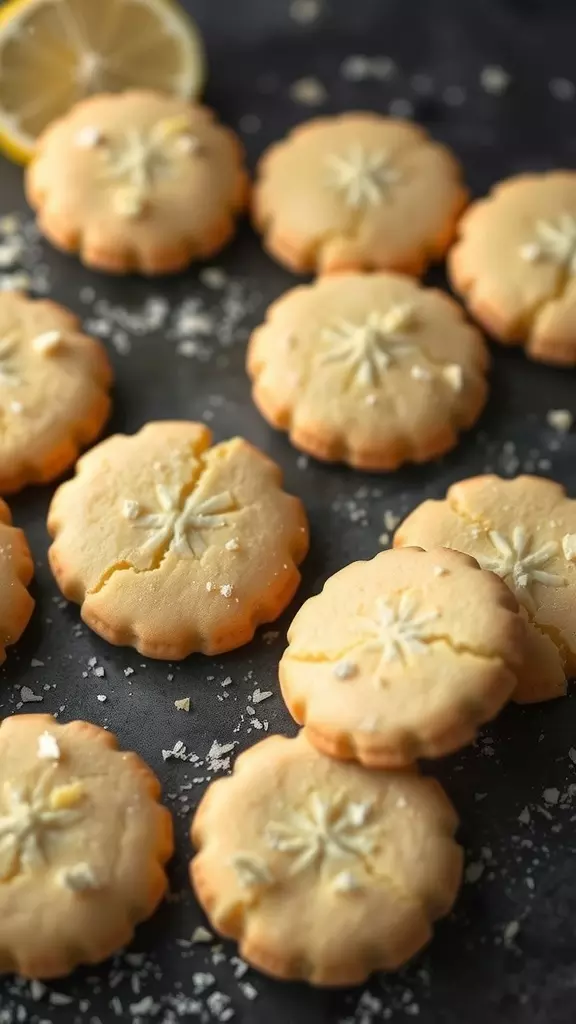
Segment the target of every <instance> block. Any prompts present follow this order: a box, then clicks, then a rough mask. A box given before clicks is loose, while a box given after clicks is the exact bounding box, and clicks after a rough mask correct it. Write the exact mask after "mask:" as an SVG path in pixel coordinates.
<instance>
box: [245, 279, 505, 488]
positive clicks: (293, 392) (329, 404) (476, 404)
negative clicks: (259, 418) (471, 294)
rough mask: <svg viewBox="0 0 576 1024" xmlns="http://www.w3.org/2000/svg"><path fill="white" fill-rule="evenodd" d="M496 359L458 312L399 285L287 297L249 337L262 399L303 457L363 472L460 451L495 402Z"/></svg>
mask: <svg viewBox="0 0 576 1024" xmlns="http://www.w3.org/2000/svg"><path fill="white" fill-rule="evenodd" d="M488 363H489V357H488V353H487V350H486V346H485V345H484V342H483V340H482V337H481V335H480V334H479V333H478V331H477V330H476V329H475V328H473V327H472V326H471V325H470V324H468V323H466V322H465V320H464V319H463V316H462V311H461V310H460V307H459V306H457V304H456V303H455V302H453V301H452V299H450V298H449V297H448V295H445V294H443V293H442V292H440V291H438V290H437V289H433V288H422V287H421V286H420V285H419V284H418V283H417V282H415V281H413V280H412V279H411V278H408V277H403V276H400V275H398V274H339V275H331V276H328V277H323V278H320V279H318V280H317V281H315V282H314V283H313V284H312V285H309V286H303V287H300V288H294V289H292V290H291V291H289V292H286V294H285V295H283V296H282V297H281V298H280V299H279V300H278V301H277V302H275V303H274V304H273V305H272V306H271V307H270V309H269V311H268V317H267V320H266V322H265V323H264V325H263V326H261V327H259V328H257V330H256V331H255V332H254V334H253V335H252V338H251V341H250V346H249V350H248V364H247V365H248V373H249V374H250V376H251V378H252V381H253V392H252V395H253V398H254V401H255V403H256V405H257V406H258V408H259V409H260V411H261V413H262V415H263V416H264V417H265V418H266V419H267V420H268V422H269V423H271V424H272V426H274V427H278V428H280V429H281V430H286V431H288V433H289V436H290V440H291V441H292V443H293V444H294V445H295V446H296V447H297V448H300V449H302V451H305V452H308V453H310V454H311V455H314V456H316V458H319V459H328V460H336V461H340V462H347V463H348V464H349V465H351V466H355V467H356V468H358V469H365V470H392V469H396V468H397V467H398V466H399V465H400V464H401V463H403V462H405V461H414V462H424V461H426V460H428V459H431V458H434V457H435V456H437V455H440V454H442V453H443V452H445V451H447V450H448V449H450V448H452V447H453V446H454V445H455V444H456V443H457V440H458V433H459V431H460V430H464V429H466V428H467V427H470V426H471V425H472V424H473V423H474V422H475V420H476V419H477V417H478V416H479V414H480V412H481V410H482V407H483V406H484V403H485V401H486V395H487V384H486V377H485V375H486V371H487V369H488Z"/></svg>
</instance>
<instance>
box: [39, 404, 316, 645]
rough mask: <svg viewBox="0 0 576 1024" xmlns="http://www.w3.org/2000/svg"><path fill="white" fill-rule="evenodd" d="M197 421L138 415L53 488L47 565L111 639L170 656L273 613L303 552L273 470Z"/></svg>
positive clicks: (235, 635) (228, 637)
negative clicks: (144, 419)
mask: <svg viewBox="0 0 576 1024" xmlns="http://www.w3.org/2000/svg"><path fill="white" fill-rule="evenodd" d="M211 440H212V435H211V433H210V431H209V430H208V429H207V428H206V427H205V426H204V425H203V424H202V423H188V422H169V421H165V422H160V423H148V424H147V425H146V426H145V427H143V428H142V430H140V431H139V433H137V434H134V435H133V436H130V437H127V436H125V435H117V436H115V437H111V438H109V439H108V440H107V441H104V442H102V443H101V444H99V445H98V446H97V447H96V448H93V449H92V451H90V452H89V453H88V454H87V455H85V456H84V457H83V458H82V459H80V461H79V462H78V465H77V475H76V477H75V478H74V479H73V480H71V481H69V482H68V483H65V484H63V485H62V486H61V487H60V488H59V490H58V491H57V492H56V494H55V496H54V499H53V501H52V505H51V507H50V512H49V516H48V530H49V532H50V534H51V536H52V537H54V543H53V544H52V546H51V548H50V550H49V558H50V565H51V567H52V571H53V573H54V575H55V577H56V580H57V582H58V585H59V587H60V589H61V590H62V592H63V594H64V596H65V597H67V598H68V599H69V600H71V601H76V602H78V604H80V605H81V606H82V608H81V614H82V618H83V619H84V621H85V622H86V623H87V624H88V625H89V626H90V627H91V628H92V629H93V630H95V632H96V633H99V634H100V636H103V637H104V638H105V639H106V640H108V641H109V642H110V643H114V644H129V645H130V646H132V647H136V649H137V650H138V651H140V653H141V654H145V655H148V656H149V657H152V658H166V659H168V660H173V659H178V658H184V657H186V656H187V655H188V654H191V653H192V652H193V651H202V652H203V653H205V654H220V653H222V652H223V651H229V650H232V649H233V648H235V647H240V646H241V645H242V644H245V643H247V642H248V641H249V640H251V639H252V636H253V635H254V631H255V629H256V627H257V626H258V625H260V623H262V622H270V621H272V620H273V619H275V618H276V617H277V616H278V615H279V614H280V612H282V611H283V609H284V608H285V607H286V605H287V604H288V603H289V601H290V600H291V598H292V597H293V595H294V593H295V591H296V588H297V587H298V584H299V582H300V573H299V572H298V569H297V568H296V566H297V565H298V564H299V563H300V562H301V561H302V559H303V558H304V556H305V555H306V552H307V550H308V527H307V522H306V516H305V513H304V509H303V507H302V505H301V503H300V501H299V500H298V499H297V498H293V497H291V496H290V495H288V494H285V493H284V491H282V490H281V474H280V470H279V469H278V466H276V464H275V463H274V462H272V461H271V460H270V459H268V458H267V457H266V456H265V455H263V454H262V453H261V452H260V451H258V449H256V448H253V447H252V445H250V444H248V442H247V441H244V440H242V439H241V438H233V439H232V440H231V441H226V442H223V443H221V444H217V445H215V446H214V447H213V448H211V447H210V444H211Z"/></svg>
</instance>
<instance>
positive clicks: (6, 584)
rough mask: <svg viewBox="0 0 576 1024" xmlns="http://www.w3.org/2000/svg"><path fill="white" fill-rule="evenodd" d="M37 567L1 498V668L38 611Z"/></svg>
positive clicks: (21, 533)
mask: <svg viewBox="0 0 576 1024" xmlns="http://www.w3.org/2000/svg"><path fill="white" fill-rule="evenodd" d="M33 575H34V563H33V561H32V555H31V554H30V548H29V547H28V544H27V543H26V537H25V536H24V534H23V532H22V530H18V529H16V527H15V526H12V517H11V515H10V509H9V508H8V506H7V505H6V503H5V502H4V501H2V499H1V498H0V665H1V664H2V663H3V662H4V661H5V660H6V647H7V646H8V645H9V644H15V643H16V641H17V640H19V639H20V637H21V636H22V633H23V632H24V630H25V629H26V626H27V625H28V623H29V621H30V616H31V615H32V612H33V611H34V601H33V600H32V598H31V597H30V594H29V593H28V591H27V589H26V588H27V586H28V584H29V583H30V581H31V579H32V576H33Z"/></svg>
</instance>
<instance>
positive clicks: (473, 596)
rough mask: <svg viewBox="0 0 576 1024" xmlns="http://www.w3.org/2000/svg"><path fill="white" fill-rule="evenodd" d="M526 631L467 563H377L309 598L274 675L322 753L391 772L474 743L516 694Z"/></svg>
mask: <svg viewBox="0 0 576 1024" xmlns="http://www.w3.org/2000/svg"><path fill="white" fill-rule="evenodd" d="M525 633H526V630H525V627H524V623H523V621H522V619H521V618H520V616H519V614H518V604H517V601H516V599H515V598H514V596H513V595H512V594H511V592H510V590H509V589H508V588H507V587H505V586H504V584H503V583H502V581H501V580H499V579H498V578H497V577H496V576H494V575H493V573H487V572H483V571H482V570H481V569H479V568H478V565H477V564H476V562H475V561H474V560H473V559H472V558H469V557H468V556H466V555H463V554H460V553H459V552H455V551H447V550H446V549H443V548H438V549H437V550H433V551H431V552H428V551H422V550H421V549H420V548H409V549H406V550H402V551H383V552H381V553H380V554H379V555H376V557H375V558H373V559H371V561H369V562H353V563H352V564H351V565H347V566H346V567H345V568H344V569H341V570H340V572H337V573H336V574H335V575H334V576H332V577H331V578H330V579H329V580H328V581H327V583H326V584H325V585H324V589H323V590H322V593H321V594H319V595H317V596H316V597H312V598H310V600H308V601H306V602H305V604H304V605H303V606H302V608H301V609H300V611H299V612H298V614H297V615H296V617H295V619H294V621H293V622H292V625H291V626H290V629H289V631H288V647H287V648H286V651H285V652H284V655H283V657H282V660H281V662H280V666H279V673H280V684H281V687H282V696H283V697H284V700H285V702H286V705H287V707H288V710H289V711H290V713H291V715H292V717H293V718H294V719H295V720H296V721H297V722H298V724H299V725H304V726H305V727H306V733H307V735H308V736H309V738H310V740H311V741H312V743H314V745H315V746H316V747H318V749H319V750H321V751H322V752H323V753H325V754H329V755H331V756H333V757H338V758H351V759H352V758H353V759H355V760H357V761H360V762H361V763H362V764H364V765H366V766H367V767H369V768H396V767H402V766H405V765H409V764H411V763H412V762H413V761H415V760H416V758H419V757H440V756H442V755H443V754H449V753H451V752H452V751H454V750H458V749H459V747H463V746H464V745H465V744H467V743H470V742H471V741H472V740H473V739H474V737H475V735H476V732H477V730H478V728H479V727H480V726H481V725H483V723H484V722H487V721H488V720H489V719H491V718H493V717H494V716H495V715H496V714H497V713H498V711H500V709H501V708H502V707H503V705H504V704H505V703H506V701H507V700H508V698H509V697H510V696H511V694H512V691H513V690H514V687H515V686H516V681H517V680H516V671H517V668H518V666H519V665H520V663H521V660H522V656H523V653H524V644H525Z"/></svg>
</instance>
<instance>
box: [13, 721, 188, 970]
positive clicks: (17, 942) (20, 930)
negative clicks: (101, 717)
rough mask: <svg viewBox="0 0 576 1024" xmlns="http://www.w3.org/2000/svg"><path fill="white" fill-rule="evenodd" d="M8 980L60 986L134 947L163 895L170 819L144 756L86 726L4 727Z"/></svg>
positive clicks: (44, 723) (170, 848)
mask: <svg viewBox="0 0 576 1024" xmlns="http://www.w3.org/2000/svg"><path fill="white" fill-rule="evenodd" d="M0 779H1V780H2V782H1V784H0V971H6V972H7V971H10V972H12V971H15V972H17V973H18V974H22V975H24V976H25V977H27V978H56V977H61V976H63V975H65V974H68V973H69V972H70V971H72V970H73V969H74V968H75V967H76V966H78V965H79V964H94V963H98V962H99V961H101V960H105V959H106V958H107V957H108V956H110V955H111V954H112V953H114V952H116V950H118V949H120V948H121V947H122V946H124V945H125V944H126V943H127V942H129V941H130V940H131V938H132V935H133V933H134V927H135V925H136V924H138V923H139V922H140V921H143V920H144V919H145V918H147V917H150V915H151V914H152V913H153V912H154V910H155V909H156V906H157V905H158V903H159V902H160V900H161V899H162V897H163V896H164V893H165V891H166V888H167V879H166V874H165V871H164V864H165V863H166V861H167V860H168V859H169V858H170V857H171V856H172V853H173V848H174V844H173V838H172V820H171V817H170V814H169V813H168V811H167V810H166V808H164V807H162V806H161V805H160V804H159V803H158V800H159V796H160V784H159V782H158V780H157V778H156V776H155V775H154V774H153V773H152V771H151V770H150V769H149V768H148V767H147V766H146V765H145V764H144V762H143V761H141V760H140V758H139V757H137V755H136V754H132V753H124V752H122V751H120V750H118V743H117V740H116V739H115V737H114V736H112V735H111V734H110V733H109V732H107V731H105V730H104V729H100V728H98V726H96V725H90V724H89V723H88V722H70V723H68V724H66V725H62V724H60V723H59V722H56V721H55V719H54V718H52V716H51V715H16V716H14V717H11V718H5V719H4V721H3V722H2V724H1V726H0Z"/></svg>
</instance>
